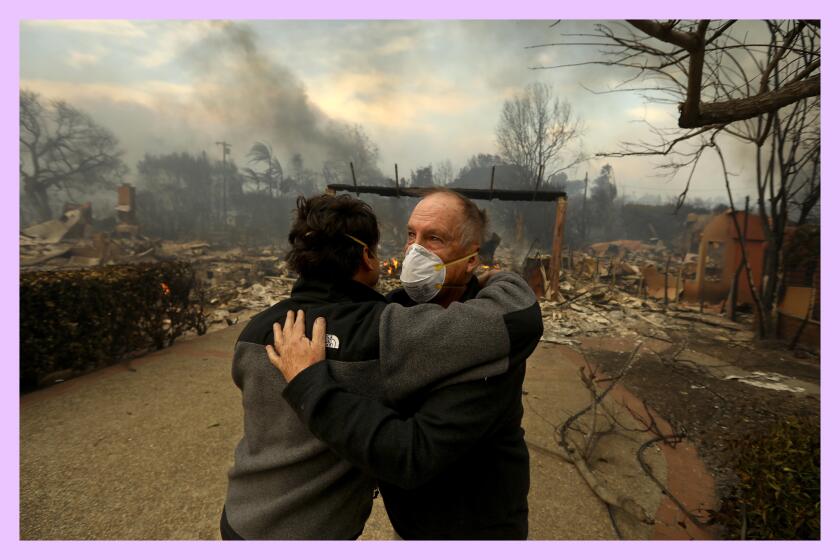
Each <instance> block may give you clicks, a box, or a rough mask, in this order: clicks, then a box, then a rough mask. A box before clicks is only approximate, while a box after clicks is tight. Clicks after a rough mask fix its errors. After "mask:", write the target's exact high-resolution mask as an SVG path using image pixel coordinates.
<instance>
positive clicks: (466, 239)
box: [422, 187, 487, 248]
mask: <svg viewBox="0 0 840 560" xmlns="http://www.w3.org/2000/svg"><path fill="white" fill-rule="evenodd" d="M438 193H440V194H448V195H450V196H453V197H455V198H456V199H458V201H459V202H460V203H461V211H462V212H463V214H464V219H463V221H462V222H461V224H460V227H459V228H458V229H459V230H460V231H459V232H458V233H459V234H460V237H461V247H464V248H466V247H468V246H469V245H471V244H477V245H479V246H481V244H482V243H483V242H484V236H485V234H486V231H487V212H485V211H484V210H482V209H480V208H479V207H478V206H477V205H476V203H475V202H473V201H472V200H471V199H469V198H467V197H466V196H464V195H462V194H461V193H459V192H458V191H454V190H452V189H449V188H446V187H427V188H425V189H423V194H422V197H423V198H426V197H427V196H430V195H433V194H438Z"/></svg>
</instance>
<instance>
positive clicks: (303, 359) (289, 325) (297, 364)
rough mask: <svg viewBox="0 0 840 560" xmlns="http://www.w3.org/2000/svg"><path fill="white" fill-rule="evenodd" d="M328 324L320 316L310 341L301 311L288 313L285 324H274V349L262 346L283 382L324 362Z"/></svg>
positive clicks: (316, 320)
mask: <svg viewBox="0 0 840 560" xmlns="http://www.w3.org/2000/svg"><path fill="white" fill-rule="evenodd" d="M326 338H327V321H326V319H324V318H323V317H318V318H317V319H315V324H314V325H312V340H309V339H308V338H306V323H305V322H304V314H303V310H300V311H298V312H297V316H295V313H294V311H289V312H288V313H287V314H286V324H285V325H284V326H283V328H280V323H274V346H273V347H272V346H271V345H268V346H266V347H265V350H266V352H268V360H269V361H270V362H271V364H272V365H273V366H274V367H276V368H277V369H279V370H280V373H282V374H283V377H285V378H286V381H291V380H292V379H294V378H295V377H297V376H298V374H299V373H300V372H302V371H303V370H305V369H306V368H308V367H309V366H311V365H313V364H317V363H318V362H320V361H321V360H324V359H326V357H327V350H326Z"/></svg>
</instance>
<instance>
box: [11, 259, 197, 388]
mask: <svg viewBox="0 0 840 560" xmlns="http://www.w3.org/2000/svg"><path fill="white" fill-rule="evenodd" d="M191 296H192V297H191ZM188 330H195V331H196V332H198V333H199V334H204V332H205V330H206V326H205V323H204V315H203V306H202V301H201V297H200V293H197V290H196V283H195V277H194V273H193V270H192V267H191V266H190V265H189V264H188V263H182V262H164V263H143V264H131V265H112V266H104V267H95V268H89V269H80V270H63V271H62V270H59V271H55V270H50V271H34V272H26V273H24V274H21V278H20V358H21V360H20V362H21V369H20V382H21V390H26V389H32V388H35V387H38V386H39V385H41V383H42V381H43V380H44V377H45V376H46V375H47V374H49V373H52V372H55V371H63V370H71V371H72V372H81V371H85V370H88V369H91V368H95V367H100V366H103V365H106V364H109V363H114V362H116V361H118V360H119V359H121V358H122V357H124V356H125V355H127V354H129V353H131V352H134V351H138V350H146V349H149V348H158V349H160V348H163V347H164V346H166V345H168V344H172V342H173V341H174V340H175V338H177V337H178V336H180V335H181V334H183V333H184V332H186V331H188Z"/></svg>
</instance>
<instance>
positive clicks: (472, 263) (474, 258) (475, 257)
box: [467, 247, 480, 274]
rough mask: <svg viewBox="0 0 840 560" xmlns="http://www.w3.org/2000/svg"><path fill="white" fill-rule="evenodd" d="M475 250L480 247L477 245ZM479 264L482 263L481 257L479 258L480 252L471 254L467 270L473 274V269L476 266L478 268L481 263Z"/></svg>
mask: <svg viewBox="0 0 840 560" xmlns="http://www.w3.org/2000/svg"><path fill="white" fill-rule="evenodd" d="M475 250H476V251H478V247H476V249H475ZM479 264H480V261H479V259H478V253H476V254H475V255H473V256H471V257H470V258H469V259H467V272H468V273H469V274H472V273H473V271H474V270H475V269H476V268H478V265H479Z"/></svg>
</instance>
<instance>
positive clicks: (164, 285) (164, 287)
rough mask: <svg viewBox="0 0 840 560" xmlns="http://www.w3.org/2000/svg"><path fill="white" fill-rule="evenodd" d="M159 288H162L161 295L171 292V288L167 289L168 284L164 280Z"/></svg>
mask: <svg viewBox="0 0 840 560" xmlns="http://www.w3.org/2000/svg"><path fill="white" fill-rule="evenodd" d="M160 288H161V289H162V290H163V295H165V296H168V295H169V294H170V293H172V290H170V289H169V286H167V285H166V282H161V283H160Z"/></svg>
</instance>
